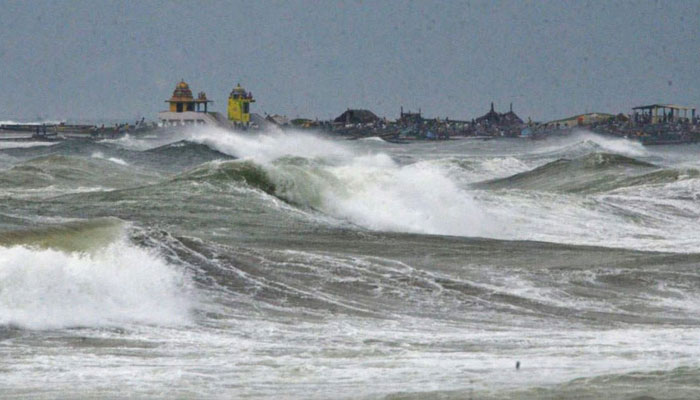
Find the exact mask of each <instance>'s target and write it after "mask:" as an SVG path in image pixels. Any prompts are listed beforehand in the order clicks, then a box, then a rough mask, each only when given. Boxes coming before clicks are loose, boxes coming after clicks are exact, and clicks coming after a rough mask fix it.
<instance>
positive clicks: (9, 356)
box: [0, 129, 700, 399]
mask: <svg viewBox="0 0 700 400" xmlns="http://www.w3.org/2000/svg"><path fill="white" fill-rule="evenodd" d="M699 153H700V147H698V146H687V147H680V146H679V147H658V148H644V147H642V146H641V145H638V144H635V143H633V142H627V141H624V140H613V139H607V138H602V137H597V136H593V135H589V134H578V135H577V136H574V137H569V138H565V139H560V140H556V141H540V142H535V141H527V140H493V141H479V140H461V141H451V142H439V143H413V144H407V145H399V144H390V143H385V142H383V141H381V140H379V139H369V140H359V141H354V142H346V141H337V140H330V139H324V138H320V137H315V136H311V135H308V134H302V133H279V132H267V133H265V134H262V135H258V134H250V133H242V134H234V133H230V132H225V131H220V130H214V129H208V130H198V131H192V132H187V133H173V134H172V135H169V136H167V137H159V138H146V139H138V138H126V139H121V140H116V141H104V142H97V143H92V142H77V141H75V142H61V143H58V144H53V145H50V146H46V145H43V144H41V143H36V146H34V145H31V144H27V143H26V142H24V143H18V144H17V145H16V146H13V145H12V144H11V143H3V144H2V146H1V147H0V187H1V188H2V191H1V192H0V355H1V356H0V397H2V398H27V397H32V398H124V397H132V398H133V397H144V398H173V397H181V398H290V399H309V398H316V399H326V398H347V399H383V398H386V399H423V398H444V399H453V398H454V399H464V398H474V399H482V398H493V399H501V398H514V399H518V398H521V399H539V398H552V399H555V398H557V399H559V398H576V399H599V398H611V399H632V398H636V397H640V396H649V397H652V398H664V399H667V398H678V399H685V398H698V397H700V389H698V388H699V387H700V361H699V360H700V346H699V345H698V338H699V337H700V309H699V307H700V294H698V293H700V291H699V290H698V289H700V272H699V271H698V266H699V265H700V234H699V233H698V221H700V161H698V160H700V159H699V158H698V155H699ZM516 361H520V362H521V368H520V370H516V369H515V362H516Z"/></svg>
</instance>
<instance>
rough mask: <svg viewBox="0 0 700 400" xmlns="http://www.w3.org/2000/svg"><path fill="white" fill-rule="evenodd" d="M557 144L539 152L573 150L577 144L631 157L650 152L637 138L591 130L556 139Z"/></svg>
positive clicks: (645, 154)
mask: <svg viewBox="0 0 700 400" xmlns="http://www.w3.org/2000/svg"><path fill="white" fill-rule="evenodd" d="M553 142H555V144H553V145H551V146H548V147H544V148H542V149H540V150H538V151H537V153H553V152H557V151H565V150H571V149H573V148H575V147H576V146H580V145H586V144H592V145H595V146H598V147H600V148H601V149H603V150H604V151H607V152H611V153H618V154H622V155H626V156H631V157H639V156H647V155H648V154H649V152H648V151H647V149H646V148H645V147H644V145H643V144H642V143H641V142H639V141H636V140H630V139H625V138H615V137H607V136H602V135H599V134H596V133H593V132H590V131H577V132H574V133H572V134H571V135H570V136H567V137H565V138H561V139H554V140H553Z"/></svg>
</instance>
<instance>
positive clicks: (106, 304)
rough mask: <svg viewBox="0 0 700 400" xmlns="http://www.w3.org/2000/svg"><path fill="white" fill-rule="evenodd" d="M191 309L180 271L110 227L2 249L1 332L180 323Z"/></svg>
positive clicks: (33, 237) (48, 235)
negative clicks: (13, 328) (98, 237)
mask: <svg viewBox="0 0 700 400" xmlns="http://www.w3.org/2000/svg"><path fill="white" fill-rule="evenodd" d="M96 232H100V233H101V234H102V236H103V239H106V240H96V239H95V233H96ZM114 237H116V239H113V238H114ZM23 239H24V240H23ZM81 241H82V243H81ZM192 304H193V301H192V293H191V290H190V289H189V284H188V279H187V278H186V276H185V275H184V274H183V272H182V271H178V269H177V268H176V267H175V266H173V265H170V264H169V263H168V262H167V261H165V259H164V258H162V257H161V256H160V255H159V254H157V253H156V252H154V251H151V250H148V249H144V248H141V247H138V246H136V245H134V244H132V243H130V241H129V240H128V239H127V237H126V234H125V232H124V227H123V226H121V224H118V223H115V222H114V221H93V222H90V223H87V224H85V225H82V226H81V225H80V224H78V225H74V226H72V227H71V226H68V227H58V228H53V229H48V230H45V231H36V232H27V233H16V234H15V235H12V234H10V235H7V234H5V238H4V240H3V241H2V242H0V325H15V326H19V327H22V328H28V329H55V328H65V327H83V326H88V327H95V326H122V325H124V324H132V323H143V324H158V325H161V324H164V325H170V324H183V323H187V322H188V321H189V319H190V316H189V313H190V309H191V307H192Z"/></svg>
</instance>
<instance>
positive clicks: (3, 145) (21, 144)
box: [0, 142, 57, 149]
mask: <svg viewBox="0 0 700 400" xmlns="http://www.w3.org/2000/svg"><path fill="white" fill-rule="evenodd" d="M56 143H57V142H0V149H17V148H23V149H24V148H28V147H40V146H53V145H55V144H56Z"/></svg>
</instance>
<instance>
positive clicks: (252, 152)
mask: <svg viewBox="0 0 700 400" xmlns="http://www.w3.org/2000/svg"><path fill="white" fill-rule="evenodd" d="M187 139H188V140H190V141H193V142H195V143H201V144H205V145H207V146H209V147H211V148H213V149H216V150H218V151H220V152H222V153H226V154H229V155H232V156H235V157H238V158H249V159H253V160H255V161H257V162H262V163H267V162H270V161H273V160H276V159H278V158H280V157H284V156H297V157H306V158H327V157H349V156H351V152H350V151H349V150H348V149H347V148H346V147H345V146H342V145H341V144H340V143H339V142H335V141H332V140H328V139H324V138H321V137H319V136H316V135H313V134H308V133H303V132H285V131H281V130H279V129H271V130H268V131H265V132H261V133H255V134H250V133H241V132H236V133H234V132H231V131H227V130H224V129H219V128H212V127H207V128H197V129H194V130H192V131H190V132H189V136H188V137H187Z"/></svg>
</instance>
